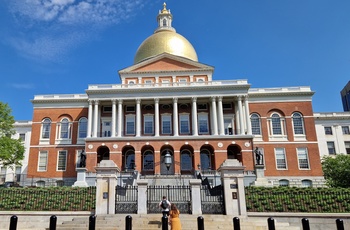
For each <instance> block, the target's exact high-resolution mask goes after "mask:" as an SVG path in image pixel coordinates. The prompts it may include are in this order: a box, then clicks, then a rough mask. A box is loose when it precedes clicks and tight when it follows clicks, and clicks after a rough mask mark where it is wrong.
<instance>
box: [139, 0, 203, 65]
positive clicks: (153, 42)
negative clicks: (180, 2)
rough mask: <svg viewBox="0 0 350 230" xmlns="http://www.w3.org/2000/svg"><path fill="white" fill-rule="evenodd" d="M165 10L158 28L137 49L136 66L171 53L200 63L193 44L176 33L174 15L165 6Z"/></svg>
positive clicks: (160, 14) (158, 19)
mask: <svg viewBox="0 0 350 230" xmlns="http://www.w3.org/2000/svg"><path fill="white" fill-rule="evenodd" d="M163 6H164V8H163V10H161V11H159V14H158V16H157V21H158V28H157V29H156V30H155V32H154V34H153V35H151V36H149V37H148V38H147V39H146V40H144V41H143V42H142V44H141V45H140V46H139V48H138V49H137V52H136V55H135V58H134V64H137V63H139V62H141V61H143V60H146V59H148V58H151V57H154V56H156V55H159V54H162V53H169V54H173V55H176V56H181V57H185V58H188V59H191V60H193V61H198V58H197V53H196V51H195V49H194V48H193V46H192V44H191V43H190V42H189V41H188V40H187V39H186V38H184V37H183V36H182V35H180V34H178V33H176V31H175V29H174V28H173V27H172V26H171V23H172V18H173V17H172V14H171V13H170V10H167V9H166V4H165V3H164V4H163Z"/></svg>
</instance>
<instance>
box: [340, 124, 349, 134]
mask: <svg viewBox="0 0 350 230" xmlns="http://www.w3.org/2000/svg"><path fill="white" fill-rule="evenodd" d="M341 130H342V132H343V134H344V135H349V134H350V130H349V126H342V127H341Z"/></svg>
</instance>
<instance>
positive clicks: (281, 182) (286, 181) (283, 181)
mask: <svg viewBox="0 0 350 230" xmlns="http://www.w3.org/2000/svg"><path fill="white" fill-rule="evenodd" d="M278 184H279V186H284V187H288V186H289V181H288V180H285V179H283V180H279V181H278Z"/></svg>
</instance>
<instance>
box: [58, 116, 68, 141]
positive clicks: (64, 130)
mask: <svg viewBox="0 0 350 230" xmlns="http://www.w3.org/2000/svg"><path fill="white" fill-rule="evenodd" d="M69 130H70V127H69V120H68V118H63V119H62V120H61V124H60V139H69V138H70V132H69Z"/></svg>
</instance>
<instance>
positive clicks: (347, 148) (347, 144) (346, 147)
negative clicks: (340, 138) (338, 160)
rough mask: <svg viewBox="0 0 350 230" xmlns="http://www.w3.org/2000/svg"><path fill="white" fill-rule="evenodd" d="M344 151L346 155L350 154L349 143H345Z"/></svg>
mask: <svg viewBox="0 0 350 230" xmlns="http://www.w3.org/2000/svg"><path fill="white" fill-rule="evenodd" d="M344 144H345V150H346V154H350V141H345V142H344Z"/></svg>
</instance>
